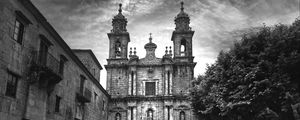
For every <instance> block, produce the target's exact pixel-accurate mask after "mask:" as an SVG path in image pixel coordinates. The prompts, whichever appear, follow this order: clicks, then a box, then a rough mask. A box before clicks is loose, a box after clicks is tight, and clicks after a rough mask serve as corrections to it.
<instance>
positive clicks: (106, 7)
mask: <svg viewBox="0 0 300 120" xmlns="http://www.w3.org/2000/svg"><path fill="white" fill-rule="evenodd" d="M32 2H33V3H34V4H35V5H36V6H37V7H38V8H39V10H40V11H41V12H42V13H43V14H44V15H45V17H46V18H47V19H48V21H49V22H50V23H51V24H52V25H53V26H54V28H56V30H57V31H58V33H60V35H61V36H62V37H63V38H64V39H65V41H66V42H67V43H68V44H69V45H70V46H71V48H74V49H92V50H93V51H94V53H95V54H96V56H97V58H98V60H99V61H100V62H101V64H102V65H104V64H106V58H107V57H108V38H107V33H108V32H110V30H111V28H112V27H111V19H112V17H113V16H114V15H116V14H117V13H118V11H117V10H118V4H119V3H122V4H123V14H124V15H125V16H126V17H127V19H128V26H127V29H128V32H130V37H131V43H130V44H129V47H137V52H138V55H139V56H140V58H141V57H144V56H145V50H144V48H143V46H144V44H146V43H147V42H148V37H149V33H153V42H155V43H156V44H157V45H158V48H157V50H156V54H157V57H161V56H163V54H164V49H165V46H172V42H171V40H170V39H171V35H172V31H173V30H174V27H175V25H174V17H175V16H176V15H177V14H178V13H179V10H180V5H179V2H180V0H32ZM184 2H185V5H184V6H185V11H186V12H187V13H188V14H189V15H190V17H191V27H192V29H193V30H195V34H194V39H193V43H194V44H193V47H194V56H195V61H196V62H197V66H196V68H195V75H198V74H203V73H204V72H205V67H206V64H211V63H213V62H214V61H215V59H216V56H217V55H218V53H219V51H221V50H228V49H230V48H231V47H232V45H233V43H234V42H235V41H238V40H240V38H241V35H242V34H244V33H246V32H249V31H250V32H251V31H255V30H257V28H258V27H261V26H262V25H263V24H266V25H268V26H269V25H274V24H277V23H282V24H290V23H292V22H293V21H294V20H295V19H296V18H297V17H298V16H299V0H185V1H184ZM105 74H106V71H105V70H103V71H102V73H101V75H102V76H101V84H102V85H103V86H106V85H105V83H106V75H105Z"/></svg>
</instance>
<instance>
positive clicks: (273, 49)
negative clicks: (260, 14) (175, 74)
mask: <svg viewBox="0 0 300 120" xmlns="http://www.w3.org/2000/svg"><path fill="white" fill-rule="evenodd" d="M299 80H300V20H296V21H295V22H294V23H293V24H292V25H290V26H287V25H282V24H279V25H276V26H274V27H266V26H264V27H262V28H261V30H260V31H259V32H257V33H256V34H253V35H248V36H247V37H243V39H242V40H241V41H240V42H236V43H235V45H234V47H233V48H232V49H231V50H229V51H228V52H223V51H221V52H220V53H219V55H218V58H217V60H216V62H215V63H214V64H212V65H210V66H207V71H206V73H205V75H203V76H198V78H197V79H196V80H195V81H194V82H193V88H192V89H191V95H190V96H191V100H192V106H193V108H194V111H195V113H196V114H197V115H198V116H199V117H201V118H205V119H207V120H268V119H270V120H293V119H294V116H293V110H292V108H291V105H293V104H296V103H299V102H300V99H299V88H300V86H299V85H300V84H299Z"/></svg>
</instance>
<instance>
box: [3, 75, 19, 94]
mask: <svg viewBox="0 0 300 120" xmlns="http://www.w3.org/2000/svg"><path fill="white" fill-rule="evenodd" d="M17 86H18V77H17V76H16V75H14V74H11V73H10V72H8V76H7V83H6V92H5V95H6V96H9V97H14V98H15V97H16V94H17Z"/></svg>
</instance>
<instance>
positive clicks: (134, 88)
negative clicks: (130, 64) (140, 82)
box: [132, 71, 137, 95]
mask: <svg viewBox="0 0 300 120" xmlns="http://www.w3.org/2000/svg"><path fill="white" fill-rule="evenodd" d="M136 79H137V72H136V71H134V72H133V81H132V82H133V95H136V81H137V80H136Z"/></svg>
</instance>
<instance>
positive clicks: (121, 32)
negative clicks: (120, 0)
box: [107, 4, 130, 59]
mask: <svg viewBox="0 0 300 120" xmlns="http://www.w3.org/2000/svg"><path fill="white" fill-rule="evenodd" d="M126 26H127V19H126V18H125V17H124V15H123V14H122V4H119V13H118V14H117V15H116V16H114V18H113V20H112V27H113V29H112V30H111V32H110V33H108V34H107V35H108V38H109V59H127V53H128V52H127V51H128V43H129V42H130V38H129V33H128V32H127V29H126Z"/></svg>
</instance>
